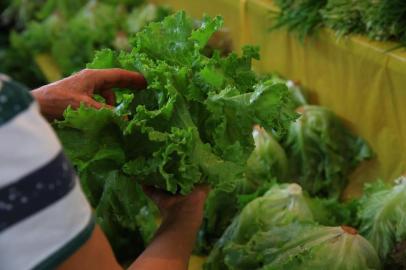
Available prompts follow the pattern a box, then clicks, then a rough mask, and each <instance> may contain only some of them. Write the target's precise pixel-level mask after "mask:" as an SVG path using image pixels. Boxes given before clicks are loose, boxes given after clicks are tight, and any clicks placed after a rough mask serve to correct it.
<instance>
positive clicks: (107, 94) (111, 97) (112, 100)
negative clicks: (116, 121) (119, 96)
mask: <svg viewBox="0 0 406 270" xmlns="http://www.w3.org/2000/svg"><path fill="white" fill-rule="evenodd" d="M100 95H101V96H102V97H104V98H105V99H106V103H107V104H108V105H110V106H114V105H116V95H115V94H114V91H113V90H111V89H106V90H102V91H100Z"/></svg>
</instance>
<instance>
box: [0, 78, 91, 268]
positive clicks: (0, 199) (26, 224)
mask: <svg viewBox="0 0 406 270" xmlns="http://www.w3.org/2000/svg"><path fill="white" fill-rule="evenodd" d="M93 229H94V219H93V217H92V211H91V208H90V206H89V204H88V202H87V201H86V198H85V196H84V194H83V192H82V190H81V188H80V185H79V183H78V178H77V177H76V175H75V173H74V170H73V168H72V166H71V164H70V163H69V161H68V160H67V159H66V157H65V155H64V154H63V152H62V148H61V145H60V143H59V141H58V139H57V137H56V135H55V134H54V132H53V130H52V128H51V127H50V125H49V124H48V123H47V122H46V120H45V119H44V118H43V117H42V116H41V115H40V112H39V108H38V104H37V103H36V102H35V100H34V99H33V98H32V96H31V95H30V93H29V92H28V91H27V89H25V88H24V87H23V86H21V85H19V84H17V83H15V82H12V81H7V80H4V78H0V269H8V270H14V269H15V270H17V269H18V270H21V269H54V268H55V267H56V266H58V265H59V264H60V263H61V262H63V261H64V260H66V259H67V258H68V257H69V256H71V255H72V254H73V253H74V252H75V251H76V250H77V249H78V248H79V247H81V246H82V245H83V244H84V243H85V242H86V241H87V240H88V239H89V238H90V235H91V233H92V231H93Z"/></svg>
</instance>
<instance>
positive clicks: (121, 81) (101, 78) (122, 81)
mask: <svg viewBox="0 0 406 270" xmlns="http://www.w3.org/2000/svg"><path fill="white" fill-rule="evenodd" d="M81 75H82V76H83V77H84V78H85V79H86V80H90V81H91V83H92V85H93V88H94V91H101V90H104V89H111V88H115V87H117V88H130V89H135V90H138V89H144V88H146V87H147V82H146V80H145V78H144V77H143V76H142V75H141V74H140V73H138V72H133V71H128V70H124V69H119V68H112V69H85V70H83V71H81Z"/></svg>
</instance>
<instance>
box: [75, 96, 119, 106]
mask: <svg viewBox="0 0 406 270" xmlns="http://www.w3.org/2000/svg"><path fill="white" fill-rule="evenodd" d="M82 102H83V103H84V104H85V105H86V106H89V107H92V108H95V109H101V108H108V109H113V107H112V106H110V105H107V104H103V103H99V102H97V101H95V100H94V99H92V98H90V97H88V96H83V98H82Z"/></svg>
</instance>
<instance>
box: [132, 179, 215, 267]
mask: <svg viewBox="0 0 406 270" xmlns="http://www.w3.org/2000/svg"><path fill="white" fill-rule="evenodd" d="M145 191H146V193H147V194H149V196H150V197H151V198H152V199H153V200H154V201H155V202H156V203H157V205H158V206H159V208H160V209H161V213H162V216H163V222H162V225H161V227H160V228H159V230H158V232H157V234H156V235H155V238H154V239H153V241H152V243H151V244H150V245H149V246H148V247H147V249H146V250H145V251H144V252H143V253H142V254H141V255H140V257H139V258H138V259H137V260H136V261H135V262H134V263H133V264H132V265H131V267H130V268H129V269H131V270H149V269H160V270H161V269H162V270H186V269H187V268H188V262H189V257H190V255H191V253H192V250H193V246H194V243H195V240H196V234H197V231H198V229H199V227H200V224H201V222H202V219H203V206H204V201H205V199H206V196H207V192H208V190H207V188H205V187H198V188H196V189H195V190H194V191H193V192H192V193H191V194H190V195H188V196H170V195H167V194H165V193H163V192H159V191H154V190H151V189H149V190H148V189H147V188H146V189H145Z"/></svg>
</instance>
